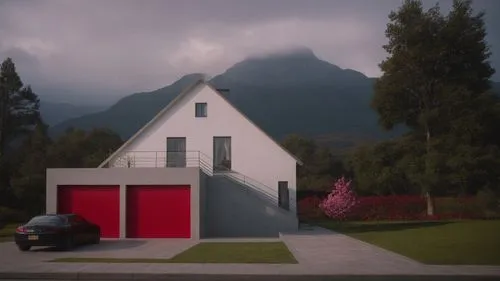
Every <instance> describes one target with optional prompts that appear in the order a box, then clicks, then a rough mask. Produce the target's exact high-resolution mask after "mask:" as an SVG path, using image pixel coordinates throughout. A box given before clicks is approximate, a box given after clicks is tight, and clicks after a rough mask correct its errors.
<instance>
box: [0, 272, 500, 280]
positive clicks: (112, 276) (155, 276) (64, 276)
mask: <svg viewBox="0 0 500 281" xmlns="http://www.w3.org/2000/svg"><path fill="white" fill-rule="evenodd" d="M0 280H68V281H70V280H94V281H104V280H106V281H118V280H122V281H123V280H142V281H145V280H155V281H163V280H164V281H174V280H175V281H212V280H213V281H226V280H227V281H229V280H231V281H232V280H243V281H250V280H251V281H253V280H256V281H257V280H259V281H260V280H279V281H326V280H328V281H336V280H338V281H346V280H347V281H363V280H370V281H386V280H389V281H396V280H397V281H401V280H406V281H420V280H427V281H434V280H435V281H442V280H450V281H451V280H453V281H469V280H474V281H476V280H478V281H490V280H491V281H492V280H498V276H484V275H483V276H477V275H259V274H255V275H248V274H169V273H83V272H80V273H21V272H0Z"/></svg>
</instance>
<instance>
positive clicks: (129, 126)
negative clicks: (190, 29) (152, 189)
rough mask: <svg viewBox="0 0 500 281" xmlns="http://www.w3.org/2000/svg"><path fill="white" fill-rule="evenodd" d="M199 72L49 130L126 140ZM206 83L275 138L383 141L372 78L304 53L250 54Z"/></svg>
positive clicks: (338, 143) (344, 145)
mask: <svg viewBox="0 0 500 281" xmlns="http://www.w3.org/2000/svg"><path fill="white" fill-rule="evenodd" d="M200 77H201V74H190V75H186V76H184V77H182V78H181V79H180V80H178V81H176V82H175V83H173V84H172V85H170V86H167V87H164V88H162V89H158V90H156V91H153V92H147V93H136V94H133V95H130V96H127V97H125V98H122V99H121V100H119V101H118V102H117V103H116V104H114V105H113V106H112V107H110V108H108V109H106V110H104V111H101V112H97V113H92V114H87V115H84V116H81V117H77V118H72V119H69V120H66V121H64V122H61V123H60V124H58V125H56V126H54V127H52V128H51V129H50V133H51V134H52V135H58V134H61V133H62V132H64V131H65V130H66V129H67V128H69V127H76V128H82V129H91V128H95V127H108V128H110V129H112V130H114V131H116V132H117V133H119V134H120V135H121V136H122V137H123V138H124V139H127V138H129V137H130V136H131V135H133V134H134V133H135V132H136V131H137V130H138V129H140V128H141V127H142V126H143V125H144V124H145V123H147V122H148V121H149V120H150V119H151V118H153V116H154V115H155V114H157V113H158V111H160V110H161V109H162V108H163V107H164V106H166V105H167V104H168V103H169V102H170V101H172V100H173V99H174V98H175V97H176V96H177V94H179V93H180V91H181V90H182V89H183V88H184V87H186V86H187V85H189V84H190V83H192V82H193V81H195V80H196V79H198V78H200ZM211 83H213V84H214V85H215V86H216V87H217V88H228V89H230V92H229V93H228V94H227V95H228V96H227V97H228V99H229V100H230V101H232V102H233V103H234V104H235V105H236V106H237V107H238V108H240V109H241V110H242V111H243V112H244V113H245V114H246V115H248V116H249V117H250V118H251V119H252V120H253V121H254V122H256V123H257V124H258V125H259V126H261V127H262V128H263V129H264V130H266V131H267V132H269V134H271V135H272V136H273V137H275V138H277V139H278V140H281V139H283V137H285V136H286V135H288V134H292V133H296V134H300V135H304V136H307V137H314V138H316V139H318V141H320V143H322V144H323V145H325V146H329V147H331V148H336V149H337V152H345V151H346V150H347V149H348V148H349V147H352V146H353V145H354V144H358V143H360V142H371V141H373V140H377V139H381V138H387V137H390V136H392V135H397V134H399V133H400V131H396V132H392V133H390V134H389V133H386V132H383V131H382V130H381V129H380V127H379V126H378V124H377V116H376V113H375V112H374V111H373V110H372V109H371V108H370V106H369V104H370V100H371V97H372V94H373V90H372V88H373V83H374V79H373V78H368V77H366V76H365V75H363V74H362V73H360V72H357V71H354V70H350V69H341V68H340V67H338V66H336V65H333V64H331V63H328V62H326V61H323V60H321V59H319V58H318V57H316V55H315V54H314V53H313V52H312V51H310V50H308V49H298V50H293V51H289V52H286V53H275V54H270V55H266V56H260V57H251V58H248V59H246V60H244V61H242V62H239V63H237V64H235V65H234V66H232V67H231V68H229V69H227V70H226V71H225V72H224V73H222V74H220V75H218V76H215V77H214V78H213V79H212V80H211Z"/></svg>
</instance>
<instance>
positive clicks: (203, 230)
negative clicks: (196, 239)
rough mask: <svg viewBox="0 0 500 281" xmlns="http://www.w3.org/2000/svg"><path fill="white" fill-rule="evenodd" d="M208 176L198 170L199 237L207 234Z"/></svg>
mask: <svg viewBox="0 0 500 281" xmlns="http://www.w3.org/2000/svg"><path fill="white" fill-rule="evenodd" d="M208 181H209V176H207V175H206V174H205V173H203V172H202V171H201V170H200V237H202V238H203V237H206V236H207V221H208V219H207V214H208V213H207V193H208Z"/></svg>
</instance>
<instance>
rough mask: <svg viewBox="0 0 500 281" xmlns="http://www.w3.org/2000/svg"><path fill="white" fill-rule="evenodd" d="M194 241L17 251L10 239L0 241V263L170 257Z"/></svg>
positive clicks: (122, 242)
mask: <svg viewBox="0 0 500 281" xmlns="http://www.w3.org/2000/svg"><path fill="white" fill-rule="evenodd" d="M196 243H197V242H196V241H190V240H186V239H168V240H167V239H157V240H155V239H151V240H149V239H148V240H134V239H127V240H108V239H103V240H101V243H100V244H98V245H84V246H80V247H76V248H75V249H73V250H71V251H60V250H57V249H56V248H53V247H34V248H32V249H31V250H30V251H28V252H21V251H19V250H18V249H17V246H16V245H15V243H14V242H4V243H0V253H1V254H0V267H1V269H4V270H5V269H6V268H8V269H10V270H11V269H12V267H17V266H19V265H20V264H25V265H26V264H33V263H39V262H44V261H50V260H52V259H56V258H63V257H99V258H171V257H173V256H175V255H177V254H178V253H181V252H183V251H185V250H186V249H188V248H189V247H191V246H193V245H195V244H196ZM1 269H0V271H1Z"/></svg>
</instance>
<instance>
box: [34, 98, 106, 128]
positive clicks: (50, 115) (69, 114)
mask: <svg viewBox="0 0 500 281" xmlns="http://www.w3.org/2000/svg"><path fill="white" fill-rule="evenodd" d="M105 108H106V107H105V106H91V105H88V106H76V105H73V104H70V103H55V102H49V101H45V100H41V101H40V114H41V115H42V118H43V120H44V122H45V123H46V124H48V125H49V126H53V125H56V124H58V123H60V122H62V121H64V120H68V119H71V118H75V117H80V116H83V115H85V114H89V113H94V112H98V111H101V110H104V109H105Z"/></svg>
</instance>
